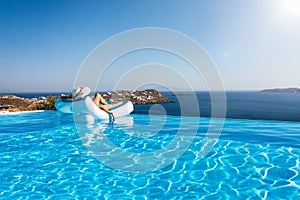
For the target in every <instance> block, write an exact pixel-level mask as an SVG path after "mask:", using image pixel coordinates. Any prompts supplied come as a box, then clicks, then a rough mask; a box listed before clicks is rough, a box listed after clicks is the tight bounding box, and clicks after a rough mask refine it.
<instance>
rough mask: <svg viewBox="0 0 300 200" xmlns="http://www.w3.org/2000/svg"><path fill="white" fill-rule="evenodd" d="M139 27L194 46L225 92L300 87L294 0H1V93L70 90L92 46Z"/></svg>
mask: <svg viewBox="0 0 300 200" xmlns="http://www.w3.org/2000/svg"><path fill="white" fill-rule="evenodd" d="M141 27H162V28H169V29H173V30H176V31H179V32H182V33H184V34H186V35H188V36H190V37H191V38H193V39H195V40H196V41H197V42H198V43H199V44H200V45H202V46H203V47H204V48H205V49H206V50H207V52H208V54H209V55H210V56H211V58H212V59H213V60H214V62H215V63H216V65H217V66H218V69H219V72H220V74H221V76H222V77H223V81H224V86H225V88H226V89H227V90H260V89H264V88H273V87H300V78H299V75H300V1H299V0H251V1H240V0H226V1H223V0H202V1H200V0H198V1H183V0H182V1H179V0H164V1H161V0H152V1H148V0H128V1H122V0H119V1H111V0H107V1H91V0H87V1H77V0H42V1H41V0H23V1H21V0H1V1H0V70H1V72H0V90H10V91H37V92H38V91H70V90H71V89H72V87H73V84H74V79H75V76H76V73H77V71H78V69H79V67H80V65H81V63H82V62H83V61H84V59H85V58H86V57H87V56H88V54H89V52H90V51H91V50H92V49H93V48H94V47H96V46H97V45H98V44H99V43H100V42H102V41H104V40H105V39H107V38H108V37H110V36H112V35H114V34H117V33H119V32H122V31H125V30H128V29H132V28H141ZM107 89H110V88H107Z"/></svg>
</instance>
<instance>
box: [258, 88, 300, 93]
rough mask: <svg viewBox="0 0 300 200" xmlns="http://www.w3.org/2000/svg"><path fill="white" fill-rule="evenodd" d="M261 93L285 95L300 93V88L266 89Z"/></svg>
mask: <svg viewBox="0 0 300 200" xmlns="http://www.w3.org/2000/svg"><path fill="white" fill-rule="evenodd" d="M261 92H284V93H300V88H274V89H265V90H262V91H261Z"/></svg>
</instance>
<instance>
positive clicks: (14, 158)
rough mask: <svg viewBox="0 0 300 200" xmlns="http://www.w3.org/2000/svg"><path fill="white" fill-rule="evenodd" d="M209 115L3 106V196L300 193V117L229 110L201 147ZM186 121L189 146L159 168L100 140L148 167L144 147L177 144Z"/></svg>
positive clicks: (248, 196)
mask: <svg viewBox="0 0 300 200" xmlns="http://www.w3.org/2000/svg"><path fill="white" fill-rule="evenodd" d="M182 119H184V120H183V121H184V124H182V123H181V122H182ZM87 122H89V123H87ZM209 122H210V119H209V118H195V117H184V118H180V117H179V116H149V115H143V114H133V115H131V116H130V117H127V118H125V119H124V120H119V121H118V120H117V121H116V123H115V124H113V125H112V124H110V123H108V122H100V121H96V123H92V122H91V121H90V119H89V118H88V120H86V121H85V120H78V121H77V124H76V126H75V124H74V119H73V117H72V116H62V115H60V114H59V113H57V112H54V111H45V112H33V113H22V114H13V115H11V114H10V115H0V164H1V168H0V177H1V179H0V182H1V183H0V199H300V175H299V172H300V164H299V163H300V159H299V157H300V137H299V130H300V123H299V122H282V121H267V120H241V119H239V120H238V119H226V122H225V125H224V129H223V131H222V134H221V135H220V137H219V140H218V141H217V142H216V144H215V145H214V147H213V148H212V149H211V151H210V152H209V153H208V154H207V155H206V156H205V157H202V156H201V152H202V150H201V149H202V148H203V145H204V144H207V143H209V142H212V141H209V140H207V138H206V131H207V129H208V126H209ZM178 130H182V132H183V134H182V135H181V136H180V138H179V140H178V141H179V143H180V144H181V143H185V142H187V139H189V138H192V136H193V140H192V141H191V144H190V146H188V148H187V149H186V150H185V151H184V152H183V154H182V155H181V156H180V157H179V158H178V159H174V160H173V162H171V163H170V164H168V165H166V166H163V167H161V168H160V167H158V168H157V170H155V171H150V172H140V173H134V172H129V171H126V170H124V169H126V167H128V169H129V167H130V166H132V163H130V162H129V161H128V160H127V161H126V159H127V158H124V157H120V156H119V157H118V156H117V155H115V152H116V151H106V150H107V149H105V148H102V149H99V148H93V147H99V146H103V145H104V146H105V145H107V144H108V142H107V141H110V142H111V143H112V144H113V145H114V146H115V147H116V148H119V149H123V150H126V151H128V152H132V153H133V155H137V156H136V157H134V156H133V157H131V158H130V159H131V160H134V162H136V163H139V164H140V166H139V167H142V166H145V168H147V167H149V165H151V164H153V163H149V160H146V162H144V161H145V160H141V159H140V158H141V157H140V155H143V154H146V153H149V152H156V151H158V150H159V149H162V148H163V147H164V146H166V145H168V144H170V143H171V142H172V141H174V140H176V137H178V136H177V135H176V134H177V133H178ZM79 132H81V134H79ZM177 139H178V138H177ZM105 141H106V142H105ZM179 143H178V145H179ZM175 146H176V145H175ZM204 146H205V145H204ZM97 150H99V151H101V152H97ZM175 150H176V147H175ZM98 153H99V154H102V156H103V155H104V156H103V157H102V158H101V159H106V160H101V159H100V161H99V160H98V159H97V158H99V157H95V155H96V154H98ZM154 155H155V154H154ZM157 156H160V158H162V159H161V160H160V161H161V162H162V164H163V163H164V162H166V161H167V159H166V157H163V156H162V155H157ZM150 161H151V160H150ZM107 163H110V164H112V165H113V164H116V165H114V166H115V167H109V166H107V165H106V164H107ZM160 164H161V163H160ZM154 166H155V165H154ZM124 167H125V168H124ZM118 168H119V169H118ZM120 168H122V169H120ZM139 170H142V168H139Z"/></svg>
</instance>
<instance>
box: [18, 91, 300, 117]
mask: <svg viewBox="0 0 300 200" xmlns="http://www.w3.org/2000/svg"><path fill="white" fill-rule="evenodd" d="M61 93H64V94H69V93H67V92H56V93H47V92H44V93H14V94H15V95H17V96H20V97H25V98H32V97H40V96H48V95H60V94H61ZM163 95H164V96H165V97H167V98H169V99H171V100H172V101H173V103H165V104H161V105H162V106H163V108H164V110H162V109H152V114H158V115H159V114H168V115H172V116H180V115H181V114H182V112H181V109H184V110H185V112H184V113H185V115H187V116H194V117H198V116H199V115H198V113H197V112H195V109H194V108H195V107H198V108H200V115H201V117H210V115H211V99H210V94H209V93H208V92H196V96H197V101H194V99H193V98H194V96H193V93H191V92H176V93H175V94H174V93H171V92H163ZM226 96H227V109H226V110H227V114H226V117H227V118H238V119H267V120H284V121H300V94H299V93H264V92H257V91H253V92H227V93H226ZM151 107H153V105H151V104H150V105H136V106H135V111H134V113H135V114H148V113H149V109H151Z"/></svg>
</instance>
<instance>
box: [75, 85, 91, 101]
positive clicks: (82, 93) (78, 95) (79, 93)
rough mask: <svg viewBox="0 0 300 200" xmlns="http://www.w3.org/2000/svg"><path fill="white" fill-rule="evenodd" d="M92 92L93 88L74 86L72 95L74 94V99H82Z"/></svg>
mask: <svg viewBox="0 0 300 200" xmlns="http://www.w3.org/2000/svg"><path fill="white" fill-rule="evenodd" d="M90 92H91V89H90V88H88V87H83V88H81V87H77V88H74V89H73V91H72V96H73V99H82V98H84V97H86V96H87V95H89V94H90Z"/></svg>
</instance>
